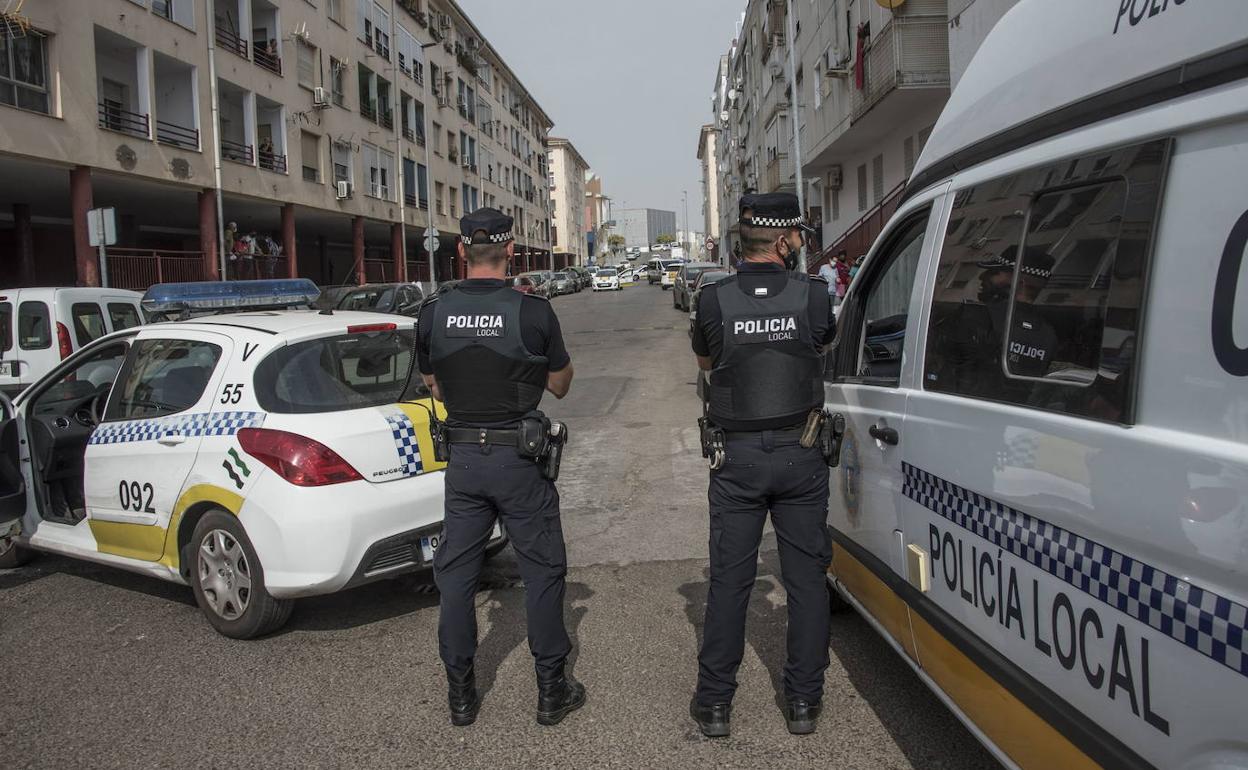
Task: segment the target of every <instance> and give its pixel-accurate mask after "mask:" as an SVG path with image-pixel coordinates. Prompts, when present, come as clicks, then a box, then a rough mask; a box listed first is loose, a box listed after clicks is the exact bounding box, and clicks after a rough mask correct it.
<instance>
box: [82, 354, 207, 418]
mask: <svg viewBox="0 0 1248 770" xmlns="http://www.w3.org/2000/svg"><path fill="white" fill-rule="evenodd" d="M220 358H221V346H219V345H214V344H212V343H211V342H200V341H199V340H139V341H138V342H136V343H134V346H133V347H132V348H131V349H130V355H129V356H128V357H127V358H126V363H125V366H123V367H122V370H121V374H120V375H119V377H118V378H117V386H116V387H115V388H114V390H113V394H112V396H111V397H110V398H109V400H108V409H107V410H106V411H105V414H104V421H105V422H109V421H112V420H142V419H149V418H152V417H164V416H165V415H169V414H174V413H175V412H182V411H185V410H187V409H190V408H191V407H192V406H194V405H195V404H197V403H198V402H199V399H200V397H201V396H202V395H203V394H204V389H205V388H207V387H208V382H209V381H210V380H211V379H212V372H213V370H214V369H216V368H217V361H218V360H219V359H220Z"/></svg>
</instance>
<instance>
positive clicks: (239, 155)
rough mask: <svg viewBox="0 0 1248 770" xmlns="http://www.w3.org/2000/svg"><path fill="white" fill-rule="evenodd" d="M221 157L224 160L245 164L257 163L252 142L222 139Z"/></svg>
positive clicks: (252, 164)
mask: <svg viewBox="0 0 1248 770" xmlns="http://www.w3.org/2000/svg"><path fill="white" fill-rule="evenodd" d="M221 157H222V159H224V160H229V161H233V162H235V163H242V164H243V165H244V166H254V165H256V154H255V149H254V148H253V147H252V146H251V145H250V144H243V143H242V142H233V141H230V140H229V139H222V140H221Z"/></svg>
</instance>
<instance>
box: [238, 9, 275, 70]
mask: <svg viewBox="0 0 1248 770" xmlns="http://www.w3.org/2000/svg"><path fill="white" fill-rule="evenodd" d="M240 18H241V17H240ZM243 29H250V30H251V39H252V44H251V58H252V61H254V62H255V63H256V66H259V67H263V68H264V69H266V70H268V71H269V72H272V73H273V74H274V75H281V74H282V33H281V24H280V23H279V22H278V10H277V6H276V5H273V4H272V3H269V2H266V0H251V26H250V27H243Z"/></svg>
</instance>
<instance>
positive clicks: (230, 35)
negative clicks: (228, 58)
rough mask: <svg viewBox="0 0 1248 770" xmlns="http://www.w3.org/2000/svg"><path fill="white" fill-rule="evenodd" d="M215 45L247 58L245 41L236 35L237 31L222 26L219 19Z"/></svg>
mask: <svg viewBox="0 0 1248 770" xmlns="http://www.w3.org/2000/svg"><path fill="white" fill-rule="evenodd" d="M216 38H217V45H219V46H221V47H222V48H224V49H226V50H227V51H231V52H233V53H236V54H238V55H239V56H241V57H243V58H244V59H246V58H247V41H246V40H244V39H243V38H241V37H239V36H238V33H236V32H234V31H233V30H231V29H229V28H227V27H225V26H223V25H222V24H221V22H220V21H218V22H217V32H216Z"/></svg>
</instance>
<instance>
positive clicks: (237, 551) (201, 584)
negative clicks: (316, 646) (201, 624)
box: [187, 510, 295, 639]
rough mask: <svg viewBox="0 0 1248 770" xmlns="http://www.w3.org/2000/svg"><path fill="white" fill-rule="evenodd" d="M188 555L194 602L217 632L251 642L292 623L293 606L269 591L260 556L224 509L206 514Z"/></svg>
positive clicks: (235, 520)
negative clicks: (266, 586) (274, 596)
mask: <svg viewBox="0 0 1248 770" xmlns="http://www.w3.org/2000/svg"><path fill="white" fill-rule="evenodd" d="M187 552H188V556H189V557H190V558H191V559H192V560H193V561H192V563H191V564H190V565H189V566H190V579H191V588H192V590H193V591H194V592H195V601H196V603H197V604H199V609H200V610H201V611H202V612H203V613H204V617H206V618H207V619H208V622H209V624H211V625H212V627H213V628H215V629H216V630H217V632H218V633H220V634H222V635H223V636H228V637H230V638H231V639H252V638H255V637H257V636H263V635H264V634H267V633H270V632H272V631H276V630H277V629H279V628H281V627H282V626H283V625H285V624H286V621H287V620H289V619H290V612H291V610H292V609H294V604H295V603H294V602H293V601H290V600H283V599H274V598H273V597H272V596H270V595H269V592H268V591H266V590H265V588H264V568H263V567H262V566H261V564H260V557H258V556H257V555H256V549H255V548H254V547H252V545H251V540H250V538H248V537H247V532H246V530H244V529H243V525H242V524H240V523H239V521H238V518H237V517H236V516H233V515H231V514H229V513H226V512H225V511H222V510H214V511H209V512H208V513H206V514H204V516H203V518H201V519H200V520H199V523H197V524H196V525H195V532H194V534H192V535H191V542H190V547H189V548H188V549H187Z"/></svg>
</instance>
